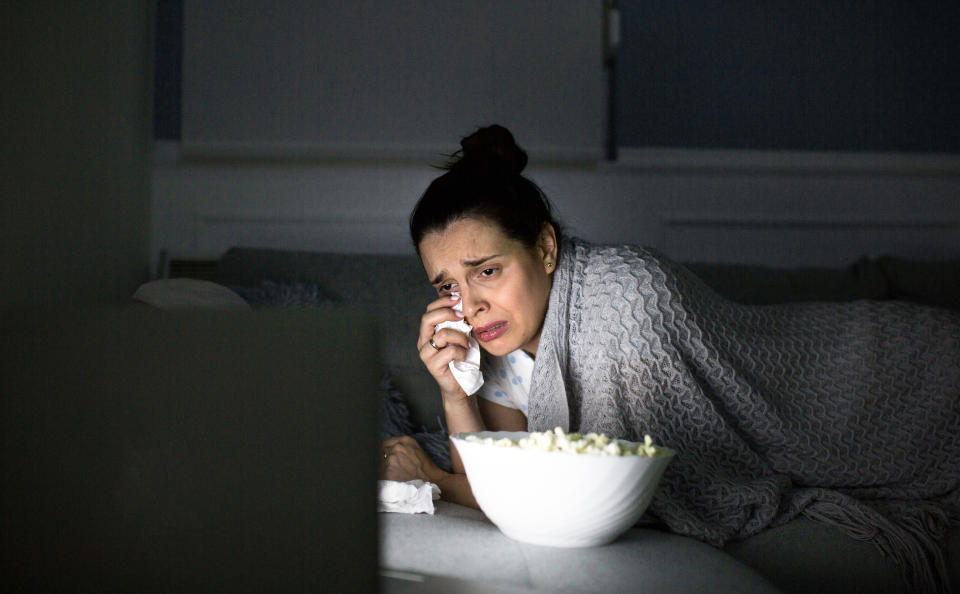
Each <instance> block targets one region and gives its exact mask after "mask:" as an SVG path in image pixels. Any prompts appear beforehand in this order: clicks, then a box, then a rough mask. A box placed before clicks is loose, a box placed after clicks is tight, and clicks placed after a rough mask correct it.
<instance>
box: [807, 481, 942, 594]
mask: <svg viewBox="0 0 960 594" xmlns="http://www.w3.org/2000/svg"><path fill="white" fill-rule="evenodd" d="M818 491H820V493H818V494H817V497H816V499H814V500H812V501H811V502H810V503H809V504H808V505H807V506H806V507H805V508H804V509H803V514H804V515H805V516H807V517H809V518H811V519H814V520H818V521H821V522H824V523H826V524H830V525H833V526H837V527H838V528H840V529H842V530H843V531H844V532H846V533H847V534H848V535H849V536H851V537H852V538H855V539H857V540H864V541H869V542H871V543H872V544H873V545H874V546H876V547H877V549H879V550H880V552H881V554H883V555H884V556H885V557H888V558H890V559H892V560H893V561H894V562H895V563H896V564H897V568H898V569H899V571H900V575H901V576H902V578H903V580H904V582H905V583H906V585H907V587H908V588H909V590H910V592H918V593H929V594H951V593H952V592H953V588H952V585H951V584H950V577H949V571H948V568H947V561H946V555H945V554H944V545H943V539H944V538H945V536H946V529H947V526H948V524H949V518H948V517H947V513H946V512H945V511H944V510H943V509H942V508H940V507H938V506H936V505H935V504H930V503H925V504H923V505H922V506H921V508H920V509H919V510H918V509H917V508H912V509H910V508H908V507H907V506H903V507H901V508H900V509H896V510H894V509H890V510H888V513H887V514H884V513H881V512H879V511H877V510H875V509H873V508H871V507H870V506H869V505H867V504H865V503H863V502H860V501H857V500H855V499H853V498H851V497H847V496H845V495H843V494H841V493H837V492H835V491H826V490H819V489H818ZM913 503H914V505H915V504H916V502H913ZM891 508H892V506H891ZM892 516H895V517H896V519H895V520H894V519H892Z"/></svg>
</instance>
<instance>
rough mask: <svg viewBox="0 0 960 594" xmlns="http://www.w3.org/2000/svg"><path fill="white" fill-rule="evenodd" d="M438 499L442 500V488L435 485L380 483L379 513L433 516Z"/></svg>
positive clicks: (381, 481) (423, 483)
mask: <svg viewBox="0 0 960 594" xmlns="http://www.w3.org/2000/svg"><path fill="white" fill-rule="evenodd" d="M436 499H440V487H438V486H437V485H435V484H433V483H428V482H425V481H421V480H412V481H407V482H405V483H401V482H399V481H386V480H380V481H378V496H377V511H382V512H398V513H404V514H430V515H433V502H434V500H436Z"/></svg>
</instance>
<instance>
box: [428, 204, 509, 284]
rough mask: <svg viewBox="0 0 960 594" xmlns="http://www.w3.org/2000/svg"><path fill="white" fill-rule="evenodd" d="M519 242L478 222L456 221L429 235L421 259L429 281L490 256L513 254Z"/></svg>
mask: <svg viewBox="0 0 960 594" xmlns="http://www.w3.org/2000/svg"><path fill="white" fill-rule="evenodd" d="M518 247H520V246H519V242H517V241H515V240H512V239H510V238H508V237H507V236H506V235H504V233H503V232H502V231H501V230H500V228H499V226H497V225H496V224H494V223H491V222H489V221H484V220H480V219H473V218H470V219H459V220H456V221H454V222H452V223H450V224H449V225H447V227H446V228H445V229H443V230H442V231H431V232H430V233H428V234H426V235H425V236H424V237H423V240H422V241H421V242H420V258H421V259H422V260H423V266H424V268H425V269H426V271H427V275H428V276H430V277H431V278H432V277H433V276H434V275H436V274H438V273H440V272H443V271H446V272H453V271H454V269H460V268H463V267H464V266H465V264H466V263H469V262H474V261H476V260H479V259H482V258H487V257H490V256H493V255H508V254H512V253H515V252H516V251H517V249H518Z"/></svg>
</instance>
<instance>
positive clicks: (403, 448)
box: [381, 396, 527, 508]
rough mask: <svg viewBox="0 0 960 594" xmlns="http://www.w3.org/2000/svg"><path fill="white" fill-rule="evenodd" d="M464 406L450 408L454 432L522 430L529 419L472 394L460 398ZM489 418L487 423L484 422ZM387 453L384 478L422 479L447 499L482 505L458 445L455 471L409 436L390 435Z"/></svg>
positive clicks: (453, 462) (453, 457)
mask: <svg viewBox="0 0 960 594" xmlns="http://www.w3.org/2000/svg"><path fill="white" fill-rule="evenodd" d="M460 402H463V403H464V404H463V406H462V407H460V406H451V407H445V408H447V411H446V413H447V414H446V416H447V428H448V431H449V432H450V433H451V434H453V433H469V432H475V431H483V430H484V428H485V427H489V428H490V429H491V430H493V431H523V430H525V429H526V426H527V418H526V417H525V416H524V415H523V413H522V412H520V411H519V410H517V409H514V408H509V407H506V406H501V405H499V404H496V403H493V402H490V401H489V400H485V399H483V398H478V397H476V396H471V397H469V398H465V399H464V400H462V401H460ZM485 421H486V422H485ZM382 448H383V452H384V462H383V471H382V473H381V475H382V476H383V478H385V479H388V480H395V481H408V480H412V479H420V480H425V481H429V482H431V483H434V484H436V485H437V486H438V487H440V496H441V498H443V499H444V500H445V501H450V502H453V503H459V504H460V505H466V506H469V507H473V508H479V506H478V505H477V500H476V499H475V498H474V497H473V491H472V490H471V489H470V482H469V481H467V475H466V473H465V471H464V469H463V462H462V461H461V460H460V455H459V454H458V453H457V448H456V446H454V445H453V442H451V443H450V463H451V466H452V467H453V472H446V471H444V470H443V469H441V468H440V467H439V466H437V465H436V464H435V463H434V462H433V460H432V459H431V458H430V456H428V455H427V453H426V452H424V451H423V449H422V448H421V447H420V445H419V444H418V443H417V442H416V440H414V439H413V438H412V437H410V436H406V435H405V436H401V437H391V438H389V439H386V440H384V442H383V444H382Z"/></svg>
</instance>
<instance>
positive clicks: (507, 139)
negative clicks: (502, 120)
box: [457, 124, 527, 175]
mask: <svg viewBox="0 0 960 594" xmlns="http://www.w3.org/2000/svg"><path fill="white" fill-rule="evenodd" d="M460 146H461V154H462V156H461V158H460V160H459V161H458V162H457V165H458V166H465V165H468V164H469V165H472V166H477V167H478V168H480V169H483V170H495V169H499V170H503V171H505V172H506V173H511V174H515V175H519V174H520V172H521V171H523V168H524V167H526V166H527V153H526V151H524V150H523V149H522V148H520V147H519V146H517V142H516V141H515V140H514V139H513V134H511V133H510V131H509V130H507V129H506V128H504V127H503V126H499V125H497V124H494V125H492V126H487V127H486V128H480V129H478V130H477V131H476V132H474V133H473V134H471V135H470V136H467V137H465V138H464V139H463V140H461V141H460Z"/></svg>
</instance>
